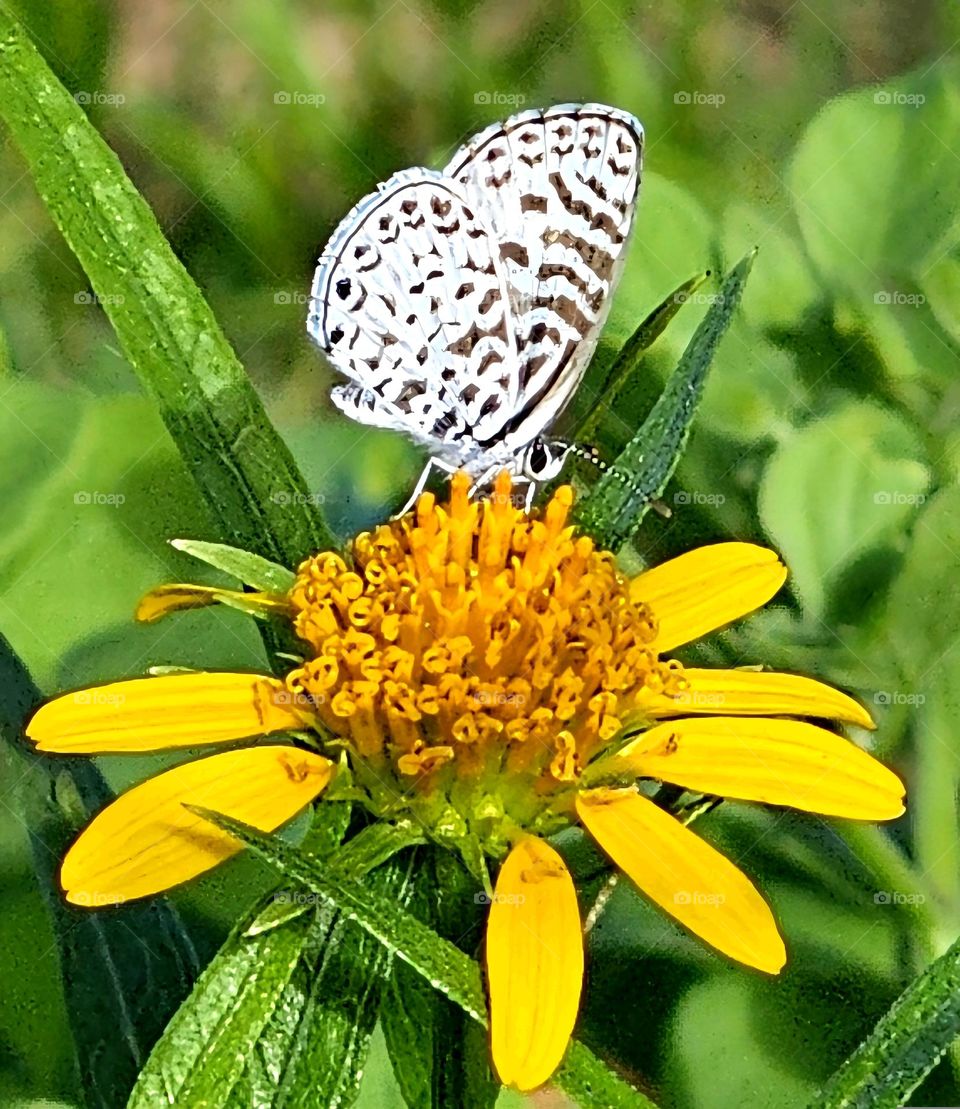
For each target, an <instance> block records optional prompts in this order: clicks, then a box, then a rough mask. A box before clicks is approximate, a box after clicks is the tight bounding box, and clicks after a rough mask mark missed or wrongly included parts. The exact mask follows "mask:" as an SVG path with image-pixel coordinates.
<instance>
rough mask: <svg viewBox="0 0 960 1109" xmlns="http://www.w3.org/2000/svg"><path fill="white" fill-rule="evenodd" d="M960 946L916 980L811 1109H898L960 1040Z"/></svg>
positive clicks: (950, 951)
mask: <svg viewBox="0 0 960 1109" xmlns="http://www.w3.org/2000/svg"><path fill="white" fill-rule="evenodd" d="M958 973H960V941H957V942H956V943H954V944H953V945H952V946H951V948H950V950H949V951H947V952H946V953H945V954H944V955H942V956H941V957H940V958H939V959H937V961H936V962H935V963H933V964H932V965H931V966H929V967H927V969H926V970H925V971H924V972H923V974H921V975H920V976H919V978H917V979H915V980H914V981H913V982H911V983H910V985H909V986H908V987H907V988H906V990H904V992H903V993H902V994H901V995H900V997H898V998H897V1000H896V1002H895V1004H894V1005H893V1007H892V1008H891V1009H890V1011H889V1012H888V1013H887V1014H886V1015H885V1016H884V1018H883V1019H882V1020H881V1021H880V1022H879V1023H878V1024H877V1026H876V1028H874V1030H873V1031H872V1032H871V1033H870V1035H869V1036H868V1037H867V1039H866V1040H865V1041H864V1042H863V1043H862V1044H861V1045H860V1047H858V1048H857V1050H856V1051H855V1052H854V1054H853V1055H852V1056H851V1057H850V1058H849V1059H848V1060H847V1062H846V1063H844V1065H843V1067H841V1069H840V1070H839V1071H838V1072H837V1073H836V1074H835V1075H834V1076H833V1078H831V1080H830V1082H829V1083H828V1084H827V1086H826V1087H825V1088H824V1090H823V1093H822V1095H821V1096H820V1097H818V1098H816V1099H815V1100H814V1101H813V1102H812V1103H811V1106H810V1109H846V1107H850V1109H896V1106H898V1105H903V1104H904V1102H905V1101H906V1099H907V1098H908V1097H909V1096H910V1095H911V1094H912V1093H913V1091H914V1090H915V1089H916V1088H917V1086H919V1085H920V1083H921V1081H922V1080H923V1079H924V1078H925V1077H926V1076H927V1075H928V1074H929V1073H930V1070H931V1069H932V1068H933V1066H934V1064H935V1063H936V1062H937V1060H938V1059H939V1058H940V1057H941V1056H942V1055H943V1053H944V1052H945V1051H946V1050H947V1048H949V1046H950V1045H951V1044H952V1043H954V1042H955V1041H956V1039H957V1037H958V1036H960V993H958V992H957V976H958Z"/></svg>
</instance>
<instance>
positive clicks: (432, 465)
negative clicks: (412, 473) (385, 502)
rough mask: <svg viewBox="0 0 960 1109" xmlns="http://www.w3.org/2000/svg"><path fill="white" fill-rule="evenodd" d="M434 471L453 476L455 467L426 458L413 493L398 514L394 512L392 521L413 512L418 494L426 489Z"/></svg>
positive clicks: (438, 460)
mask: <svg viewBox="0 0 960 1109" xmlns="http://www.w3.org/2000/svg"><path fill="white" fill-rule="evenodd" d="M435 469H436V470H440V471H442V472H443V473H445V474H454V473H456V471H457V467H456V466H449V465H447V463H446V462H441V461H440V459H439V458H428V459H427V464H426V466H424V468H423V472H422V473H421V474H420V477H419V478H418V479H417V484H416V485H415V486H414V488H413V492H412V493H411V494H410V498H409V500H408V501H407V503H406V504H405V505H404V506H403V508H401V509H400V511H399V512H395V513H394V514H393V516H392V517H391V518H392V519H394V520H399V519H400V517H401V516H406V514H407V513H408V512H410V511H412V510H413V507H414V505H416V503H417V500H418V499H419V497H420V494H421V493H422V492H423V490H424V489H425V488H426V484H427V482H428V481H429V479H430V475H431V474H432V473H433V471H434V470H435Z"/></svg>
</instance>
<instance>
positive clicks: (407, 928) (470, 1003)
mask: <svg viewBox="0 0 960 1109" xmlns="http://www.w3.org/2000/svg"><path fill="white" fill-rule="evenodd" d="M190 808H191V810H192V811H194V812H197V813H199V814H200V815H201V816H203V817H205V818H206V819H207V820H209V821H210V822H211V823H213V824H216V825H217V826H218V827H221V828H223V829H225V830H226V831H228V832H230V833H231V835H234V836H236V837H237V839H239V840H242V841H243V842H244V843H245V844H247V846H248V847H251V848H252V849H253V850H254V851H255V852H256V853H257V854H258V855H259V856H260V857H261V858H263V859H265V860H266V861H267V862H268V863H270V865H271V866H273V867H274V868H275V869H276V870H278V871H279V872H280V873H281V874H282V875H283V876H284V878H285V879H286V880H288V881H295V882H300V883H302V884H303V885H305V886H306V887H307V888H308V889H311V890H313V891H314V892H315V893H316V894H318V895H319V896H320V897H321V898H323V899H324V900H326V901H329V902H330V903H331V904H333V905H336V906H337V908H339V909H340V911H341V912H343V913H344V914H345V915H347V916H349V917H350V918H351V919H352V920H355V921H356V922H357V924H359V925H360V926H361V927H362V928H364V929H365V930H366V931H367V932H369V933H370V934H371V935H372V936H374V937H376V939H378V940H379V941H380V942H381V943H382V944H383V945H384V946H385V947H386V948H387V950H388V951H390V952H391V953H392V954H394V955H396V956H397V957H398V958H399V959H402V960H403V961H404V962H405V963H407V964H409V965H410V966H411V967H413V969H414V970H416V971H417V972H418V973H419V974H421V975H422V976H423V977H424V978H426V980H427V981H428V982H429V983H430V984H431V985H432V986H433V988H434V989H435V990H439V991H440V993H442V994H444V995H446V996H447V997H449V998H450V1000H451V1001H454V1002H455V1003H456V1004H457V1005H459V1006H460V1008H461V1009H463V1010H464V1011H465V1012H466V1013H467V1014H468V1015H469V1016H471V1017H473V1018H474V1020H476V1021H478V1022H479V1023H480V1024H481V1025H483V1026H484V1027H486V1026H487V1006H486V998H485V996H484V990H483V978H482V975H481V973H480V967H479V966H478V965H477V963H476V962H475V961H474V960H473V959H471V958H470V957H469V956H468V955H465V954H464V953H463V952H462V951H461V950H460V949H459V948H458V947H456V946H455V945H454V944H452V943H451V942H450V941H449V940H446V939H444V938H443V937H442V936H438V935H437V933H436V932H434V931H433V930H432V929H431V928H428V927H427V926H426V925H425V924H423V923H421V921H419V920H417V918H416V917H415V916H412V915H411V914H410V913H409V912H407V911H406V910H405V909H404V908H402V907H401V906H398V905H397V903H396V900H395V899H391V898H389V897H384V896H383V894H382V893H380V892H379V891H378V890H375V889H371V888H370V886H369V885H368V884H366V883H364V884H361V883H360V882H357V881H349V880H344V879H342V878H340V877H339V876H338V875H337V874H336V873H335V872H333V873H331V872H330V870H329V868H326V867H324V865H323V864H322V863H321V864H319V865H318V863H317V862H316V860H313V859H309V858H307V857H306V856H304V855H303V854H301V853H300V852H299V851H298V850H297V849H296V848H295V847H292V846H291V845H290V844H288V843H285V842H284V841H283V840H282V839H280V838H278V837H276V836H269V835H265V834H264V833H263V832H259V831H257V829H255V828H251V827H249V826H248V825H246V824H242V823H240V822H239V821H237V820H233V819H232V818H231V817H228V816H224V815H223V814H222V813H214V812H210V811H209V810H207V809H202V808H200V807H198V806H190ZM554 1081H555V1082H556V1084H557V1085H558V1086H560V1087H561V1088H562V1089H564V1090H566V1091H567V1092H571V1091H577V1092H576V1093H575V1094H574V1095H573V1096H575V1097H578V1098H579V1097H583V1098H585V1099H586V1100H584V1102H583V1104H589V1105H609V1106H611V1107H613V1109H620V1107H624V1109H625V1107H628V1106H632V1107H639V1109H650V1107H651V1105H652V1102H651V1101H650V1100H649V1099H648V1098H646V1097H645V1096H644V1095H643V1094H641V1093H640V1092H639V1091H638V1090H635V1089H634V1088H633V1087H632V1086H630V1085H629V1084H628V1083H627V1082H625V1081H624V1080H623V1079H621V1078H619V1077H618V1076H617V1075H615V1074H614V1073H613V1072H612V1071H611V1070H609V1068H607V1067H606V1065H605V1064H604V1063H602V1062H601V1061H600V1060H599V1059H597V1058H596V1056H594V1055H593V1053H592V1052H591V1051H590V1050H589V1048H586V1047H584V1046H583V1044H578V1043H575V1042H574V1043H572V1044H571V1047H570V1050H569V1051H568V1053H567V1057H566V1060H565V1061H564V1063H563V1064H562V1066H561V1067H560V1069H559V1070H558V1071H557V1073H556V1075H555V1076H554Z"/></svg>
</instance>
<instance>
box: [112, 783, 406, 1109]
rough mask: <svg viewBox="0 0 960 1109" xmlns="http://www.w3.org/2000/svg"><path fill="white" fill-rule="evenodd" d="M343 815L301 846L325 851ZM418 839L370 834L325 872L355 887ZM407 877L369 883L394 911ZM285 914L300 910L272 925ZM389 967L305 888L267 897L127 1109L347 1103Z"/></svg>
mask: <svg viewBox="0 0 960 1109" xmlns="http://www.w3.org/2000/svg"><path fill="white" fill-rule="evenodd" d="M330 807H331V808H333V809H339V810H342V809H345V808H347V806H343V805H339V804H338V805H333V806H330ZM323 808H324V807H323V806H322V807H321V810H320V811H321V813H322V811H323ZM342 815H343V814H342V812H338V813H335V814H334V815H333V817H332V818H331V819H332V821H333V824H332V825H331V826H329V827H328V824H329V822H328V821H325V820H323V819H322V817H321V818H319V822H318V821H315V823H314V827H313V828H312V829H311V832H310V834H309V836H308V840H309V841H311V842H312V844H313V845H314V846H320V845H321V844H323V845H324V846H326V847H327V848H329V847H330V842H329V839H330V836H331V834H332V833H333V832H334V829H335V827H337V826H339V827H340V828H341V830H342V824H341V823H339V821H340V818H341V817H342ZM368 833H373V834H368ZM414 838H415V836H414V833H413V832H412V830H411V829H408V828H399V829H395V830H390V831H389V832H387V833H386V834H384V833H383V830H382V829H377V826H376V825H371V826H370V827H369V828H367V829H364V830H363V831H362V832H361V833H360V834H359V835H357V836H355V837H354V839H353V840H351V841H350V842H349V843H348V844H347V845H346V846H345V847H344V848H342V849H339V850H335V851H331V852H330V853H329V854H328V855H327V857H326V859H324V860H322V865H323V866H325V867H329V869H330V871H331V873H335V874H343V875H345V876H348V880H351V881H355V880H356V878H357V877H359V876H361V875H364V874H367V873H368V872H369V871H370V870H371V869H373V868H374V867H377V866H379V865H380V864H381V863H382V862H383V860H384V859H385V858H389V857H390V856H392V855H394V854H396V852H397V851H399V850H400V849H401V848H403V847H405V846H408V845H409V844H410V843H411V842H412V841H413V839H414ZM409 869H410V863H409V861H408V862H399V861H398V862H396V863H391V864H390V865H388V866H380V869H379V870H377V873H376V875H375V876H371V878H370V881H371V883H372V884H373V888H375V889H377V890H378V891H380V892H381V893H382V895H383V896H384V897H387V898H389V899H391V900H393V901H397V902H399V903H401V904H402V903H404V900H405V892H404V891H405V889H406V886H407V882H408V873H409ZM290 905H293V906H294V907H295V908H296V909H298V910H299V911H297V912H296V913H294V914H291V915H288V916H287V917H286V918H284V919H280V920H272V921H271V920H270V915H271V913H272V912H274V911H275V910H276V909H277V907H280V908H281V909H282V908H284V907H287V906H290ZM265 921H266V922H268V923H267V924H266V925H265V923H264V922H265ZM390 962H391V956H390V954H389V952H388V951H387V950H386V949H385V948H384V947H383V946H382V945H381V944H378V943H376V942H375V940H373V938H372V937H371V936H370V935H369V934H368V933H366V932H364V931H362V930H361V929H360V928H359V927H358V926H357V925H356V924H354V923H352V922H351V921H350V920H348V919H347V918H346V917H345V916H344V915H343V914H341V913H339V912H337V911H336V909H335V908H334V907H333V906H332V905H331V904H330V903H329V902H328V901H326V900H324V901H322V902H321V901H319V900H318V898H317V896H316V894H313V893H310V892H308V891H306V890H304V889H303V887H302V886H298V887H297V889H296V890H289V889H281V890H275V891H273V892H272V893H271V894H269V895H268V896H267V897H266V898H264V899H263V900H262V901H261V902H260V903H259V904H258V905H257V906H256V907H255V908H254V909H253V910H252V912H251V913H249V914H248V915H247V916H246V917H245V918H244V919H243V920H242V921H241V922H240V923H239V924H238V925H237V926H236V928H235V929H234V930H233V932H232V933H231V935H230V936H229V938H228V939H227V941H226V942H225V943H224V945H223V947H222V948H221V949H220V951H219V952H218V954H217V955H216V956H215V957H214V959H213V960H212V962H211V963H210V965H209V966H208V967H207V969H206V970H205V971H204V972H203V975H202V976H201V978H200V981H199V982H198V983H197V985H196V988H195V989H194V991H193V993H192V994H191V995H190V997H189V998H188V999H187V1001H186V1002H185V1003H184V1005H183V1006H182V1007H181V1009H180V1011H179V1012H178V1013H177V1014H176V1016H175V1017H174V1019H173V1020H172V1021H171V1022H170V1025H169V1027H168V1028H167V1031H166V1032H165V1033H164V1035H163V1037H162V1039H161V1040H160V1042H159V1043H158V1044H157V1046H156V1048H155V1049H154V1051H153V1053H152V1054H151V1056H150V1059H149V1060H148V1062H147V1064H146V1066H145V1067H144V1069H143V1072H142V1074H141V1076H140V1079H139V1081H138V1082H137V1086H136V1089H135V1090H134V1094H133V1096H132V1097H131V1100H130V1103H129V1107H130V1109H147V1107H148V1106H149V1107H151V1109H152V1107H153V1106H154V1105H158V1104H183V1105H205V1104H210V1105H226V1104H230V1105H238V1106H239V1105H251V1106H253V1105H256V1106H272V1105H277V1106H279V1105H283V1106H293V1105H304V1106H307V1105H309V1106H322V1105H328V1104H329V1105H334V1104H342V1103H344V1104H348V1103H349V1102H350V1101H351V1100H352V1098H353V1096H354V1095H355V1093H356V1089H357V1088H358V1086H359V1082H360V1075H361V1071H362V1065H363V1059H364V1056H365V1053H366V1047H367V1044H368V1042H369V1038H370V1036H371V1034H372V1032H373V1029H374V1027H375V1025H376V1022H377V1015H378V1012H379V999H380V989H381V987H382V985H383V984H384V983H385V982H386V981H387V976H388V974H389V970H390Z"/></svg>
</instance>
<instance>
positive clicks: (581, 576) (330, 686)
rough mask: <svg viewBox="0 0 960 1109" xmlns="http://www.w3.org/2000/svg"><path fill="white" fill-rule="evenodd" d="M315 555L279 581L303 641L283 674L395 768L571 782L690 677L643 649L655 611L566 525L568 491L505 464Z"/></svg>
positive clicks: (346, 733) (360, 746) (405, 775)
mask: <svg viewBox="0 0 960 1109" xmlns="http://www.w3.org/2000/svg"><path fill="white" fill-rule="evenodd" d="M469 488H470V481H469V478H468V477H467V475H466V474H463V473H459V474H457V475H455V476H454V478H453V479H452V482H451V487H450V499H449V503H448V504H446V505H440V504H438V503H437V501H436V499H435V497H434V496H433V495H432V494H430V493H425V494H423V496H421V497H420V499H419V501H418V502H417V505H416V508H415V509H414V511H413V512H411V513H410V514H408V515H406V516H404V517H401V518H400V519H398V520H395V521H393V522H391V523H389V524H384V525H382V526H381V527H378V528H377V529H376V530H375V531H372V532H365V533H363V534H361V535H359V536H358V537H357V538H356V539H355V540H354V542H353V544H352V549H351V550H350V552H349V555H348V557H346V558H343V557H340V556H339V555H337V554H332V553H325V554H318V555H315V556H314V557H312V558H309V559H307V560H306V561H305V562H304V563H303V564H302V565H301V566H300V567H299V570H298V573H297V577H296V582H295V584H294V586H293V589H292V591H291V594H290V600H291V603H292V605H293V609H294V612H295V628H296V631H297V634H298V635H299V636H300V637H301V638H302V639H303V640H304V641H305V642H306V643H307V644H308V645H309V648H310V655H311V657H309V658H308V659H307V660H305V661H304V663H303V665H302V666H300V667H298V668H297V669H296V670H294V671H292V672H291V673H290V674H289V675H288V678H287V685H288V688H289V690H290V692H291V693H292V694H294V695H295V696H296V698H297V700H298V703H299V704H306V705H308V706H310V711H311V712H312V713H313V714H315V717H316V720H317V723H319V724H320V725H321V726H322V727H323V728H324V729H326V730H327V731H328V732H330V733H332V734H333V736H335V737H338V738H339V739H341V740H343V741H346V743H347V744H348V745H350V746H352V747H353V748H354V749H355V750H356V751H357V752H358V753H359V754H360V755H361V756H362V757H363V758H364V759H365V760H366V761H367V762H368V763H369V762H371V761H372V762H373V763H374V764H376V763H379V764H380V765H382V766H384V767H385V768H389V769H390V770H391V771H392V772H393V774H394V775H395V776H397V777H398V778H400V779H406V780H407V781H408V782H409V780H410V779H424V778H427V779H429V778H431V777H433V776H437V775H445V776H447V778H450V777H453V778H456V777H462V776H476V775H478V774H483V775H485V776H486V775H489V774H491V773H499V772H504V771H506V772H511V771H512V772H518V773H522V775H523V776H524V777H528V776H533V777H534V778H536V779H537V780H538V784H539V786H540V788H541V790H544V791H549V789H550V788H551V787H557V786H559V785H561V784H563V783H573V782H576V781H577V780H578V778H579V776H580V774H581V772H582V770H583V768H584V766H585V765H586V764H587V762H588V761H589V760H590V759H591V758H592V757H593V756H594V755H595V754H596V753H597V752H598V751H599V750H601V749H602V748H604V747H605V746H606V745H607V744H608V743H609V741H610V740H611V739H612V738H613V737H614V736H616V735H617V734H618V733H619V732H621V731H622V729H623V726H624V721H625V719H626V718H627V717H628V716H630V714H631V713H635V712H636V704H637V700H638V698H639V697H640V695H641V694H642V693H644V692H654V693H661V692H668V693H671V694H672V693H677V692H680V691H681V690H682V689H683V687H684V684H685V682H684V678H683V673H682V669H681V668H680V666H679V664H678V663H677V662H675V661H672V660H670V661H661V660H660V659H659V658H658V657H657V653H656V651H655V649H654V646H653V644H654V641H655V639H656V633H657V626H656V620H655V617H654V614H653V613H652V612H650V611H649V610H648V609H647V608H646V606H644V605H643V604H642V603H637V602H635V601H631V599H630V596H629V586H628V582H627V579H626V578H625V577H624V576H623V575H622V574H621V573H620V572H619V571H618V569H617V567H616V564H615V562H614V558H613V555H611V554H609V553H606V552H602V551H598V550H597V549H596V547H595V546H594V543H593V541H592V540H591V539H589V538H588V537H586V536H578V535H577V534H576V533H575V531H574V529H573V527H572V526H570V525H569V524H568V522H567V521H568V516H569V512H570V508H571V505H572V503H573V493H572V491H571V489H570V488H569V487H567V486H564V487H561V488H559V489H558V490H557V491H556V492H555V493H554V495H553V498H552V499H551V500H550V502H549V503H548V504H547V505H546V507H545V508H544V509H543V511H542V512H541V513H533V514H530V515H528V514H527V513H525V512H524V511H522V510H521V509H520V508H518V507H516V506H515V504H514V499H513V497H512V490H511V482H510V476H509V474H507V473H506V472H504V473H502V474H501V475H500V477H499V478H498V480H497V482H496V485H495V487H494V489H493V491H492V493H491V494H490V496H489V497H488V498H485V499H481V500H471V499H470V497H469V495H468V493H469Z"/></svg>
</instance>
